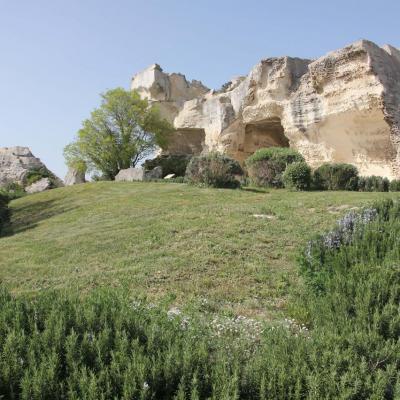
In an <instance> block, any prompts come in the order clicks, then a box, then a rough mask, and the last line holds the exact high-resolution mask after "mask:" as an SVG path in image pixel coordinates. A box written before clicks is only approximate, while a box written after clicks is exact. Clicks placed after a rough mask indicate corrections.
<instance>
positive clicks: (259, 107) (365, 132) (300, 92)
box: [131, 40, 400, 178]
mask: <svg viewBox="0 0 400 400" xmlns="http://www.w3.org/2000/svg"><path fill="white" fill-rule="evenodd" d="M131 88H132V89H133V90H138V91H139V93H140V94H141V96H143V97H146V98H148V99H149V100H151V101H153V102H157V103H158V104H159V106H160V109H161V112H162V114H163V116H164V117H166V118H168V119H169V120H170V121H171V122H172V123H173V124H174V126H175V128H176V134H175V135H174V139H173V140H172V142H171V144H170V146H169V152H170V153H174V154H182V153H193V154H196V153H200V152H205V151H210V150H217V151H221V152H225V153H227V154H229V155H231V156H232V157H234V158H236V159H238V160H239V161H243V160H244V159H245V158H247V157H248V156H249V155H250V154H252V153H253V152H254V151H255V150H257V149H258V148H260V147H267V146H290V147H294V148H296V149H298V150H299V151H300V152H301V153H302V154H303V155H304V157H305V158H306V160H307V161H308V162H309V163H310V164H311V165H312V166H313V167H316V166H318V165H320V164H321V163H323V162H327V161H334V162H348V163H352V164H354V165H356V166H357V167H358V168H359V170H360V173H361V174H363V175H372V174H375V175H382V176H387V177H389V178H393V177H400V51H399V50H398V49H396V48H394V47H392V46H384V47H382V48H381V47H379V46H377V45H376V44H374V43H372V42H369V41H366V40H362V41H359V42H356V43H354V44H351V45H350V46H347V47H345V48H343V49H341V50H338V51H334V52H331V53H329V54H327V55H326V56H324V57H321V58H319V59H317V60H314V61H312V60H305V59H299V58H291V57H279V58H267V59H265V60H262V61H261V62H260V63H258V64H257V65H256V66H255V67H254V68H253V69H252V70H251V71H250V73H249V74H248V75H247V76H246V77H239V78H235V79H233V80H232V81H230V82H228V83H227V84H226V85H224V86H223V87H222V89H221V90H219V91H215V90H209V89H207V88H206V87H205V86H203V85H202V84H201V83H200V82H198V81H192V82H188V81H187V80H186V79H185V77H184V76H183V75H181V74H166V73H164V72H163V71H162V69H161V68H160V67H159V66H158V65H153V66H151V67H149V68H148V69H146V70H145V71H143V72H141V73H139V74H137V75H135V76H134V77H133V79H132V85H131Z"/></svg>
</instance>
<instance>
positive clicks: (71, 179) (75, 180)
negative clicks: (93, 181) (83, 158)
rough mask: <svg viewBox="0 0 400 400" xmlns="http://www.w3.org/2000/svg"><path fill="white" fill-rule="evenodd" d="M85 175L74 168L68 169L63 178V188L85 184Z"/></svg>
mask: <svg viewBox="0 0 400 400" xmlns="http://www.w3.org/2000/svg"><path fill="white" fill-rule="evenodd" d="M85 182H86V179H85V173H83V172H80V171H78V170H76V169H75V168H69V169H68V172H67V175H66V176H65V178H64V184H65V186H72V185H78V184H80V183H85Z"/></svg>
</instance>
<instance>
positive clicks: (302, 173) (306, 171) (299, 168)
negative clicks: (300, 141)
mask: <svg viewBox="0 0 400 400" xmlns="http://www.w3.org/2000/svg"><path fill="white" fill-rule="evenodd" d="M282 180H283V183H284V185H285V187H286V188H288V189H294V190H308V189H310V185H311V168H310V167H309V166H308V165H307V163H305V162H303V161H300V162H294V163H292V164H289V165H288V166H287V167H286V169H285V172H284V173H283V176H282Z"/></svg>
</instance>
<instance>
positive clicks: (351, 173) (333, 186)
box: [313, 163, 358, 190]
mask: <svg viewBox="0 0 400 400" xmlns="http://www.w3.org/2000/svg"><path fill="white" fill-rule="evenodd" d="M313 186H314V188H315V189H317V190H357V187H358V170H357V168H356V167H355V166H354V165H351V164H344V163H335V164H330V163H326V164H322V165H321V166H320V167H318V168H317V169H316V170H315V171H314V175H313Z"/></svg>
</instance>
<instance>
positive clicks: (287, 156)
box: [246, 147, 304, 187]
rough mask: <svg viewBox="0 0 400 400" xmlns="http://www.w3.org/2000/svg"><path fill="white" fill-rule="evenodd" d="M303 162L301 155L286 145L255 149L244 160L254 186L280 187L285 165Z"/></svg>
mask: <svg viewBox="0 0 400 400" xmlns="http://www.w3.org/2000/svg"><path fill="white" fill-rule="evenodd" d="M294 162H304V158H303V156H302V155H301V154H300V153H299V152H297V151H296V150H294V149H291V148H287V147H268V148H263V149H259V150H257V151H256V152H255V153H254V154H253V155H251V156H250V157H249V158H248V159H247V160H246V167H247V169H248V174H249V177H250V181H251V182H252V183H253V184H254V185H256V186H265V187H282V186H283V182H282V174H283V172H284V171H285V169H286V167H287V165H289V164H291V163H294Z"/></svg>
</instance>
